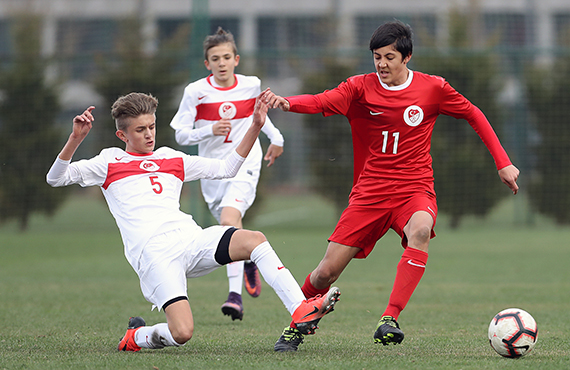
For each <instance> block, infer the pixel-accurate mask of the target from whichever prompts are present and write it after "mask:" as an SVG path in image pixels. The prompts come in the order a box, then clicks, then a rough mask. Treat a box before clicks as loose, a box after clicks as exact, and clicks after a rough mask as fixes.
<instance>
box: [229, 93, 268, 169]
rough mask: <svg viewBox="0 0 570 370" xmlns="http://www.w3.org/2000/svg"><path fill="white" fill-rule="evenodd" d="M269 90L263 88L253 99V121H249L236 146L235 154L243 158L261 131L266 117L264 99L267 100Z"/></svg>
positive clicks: (266, 108)
mask: <svg viewBox="0 0 570 370" xmlns="http://www.w3.org/2000/svg"><path fill="white" fill-rule="evenodd" d="M269 92H270V91H269V89H265V90H264V91H262V92H261V94H259V96H258V97H257V98H256V99H255V107H254V109H253V122H252V123H251V126H250V127H249V129H248V130H247V132H246V133H245V135H244V137H243V139H242V140H241V142H240V143H239V145H238V146H237V148H236V152H237V154H239V155H240V156H242V157H243V158H245V157H247V155H248V154H249V151H250V150H251V148H252V147H253V144H254V143H255V141H256V140H257V137H258V136H259V133H260V132H261V128H262V127H263V125H264V124H265V118H266V117H267V110H268V105H267V104H266V101H267V94H268V93H269Z"/></svg>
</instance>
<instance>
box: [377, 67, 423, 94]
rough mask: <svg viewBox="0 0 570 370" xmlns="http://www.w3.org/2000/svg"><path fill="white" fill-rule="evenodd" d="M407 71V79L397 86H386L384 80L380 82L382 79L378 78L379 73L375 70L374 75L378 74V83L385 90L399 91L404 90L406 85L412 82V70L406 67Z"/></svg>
mask: <svg viewBox="0 0 570 370" xmlns="http://www.w3.org/2000/svg"><path fill="white" fill-rule="evenodd" d="M408 71H409V72H410V73H408V79H407V80H406V82H404V83H403V84H401V85H398V86H388V85H386V84H385V83H384V82H382V80H381V79H380V75H378V72H376V76H378V81H379V82H380V85H382V87H383V88H385V89H386V90H390V91H400V90H404V89H405V88H406V87H408V86H410V84H411V83H412V79H413V78H414V71H412V70H411V69H408Z"/></svg>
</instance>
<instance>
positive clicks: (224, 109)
mask: <svg viewBox="0 0 570 370" xmlns="http://www.w3.org/2000/svg"><path fill="white" fill-rule="evenodd" d="M218 113H219V114H220V117H222V118H228V119H232V118H234V117H235V116H236V113H237V108H236V106H235V105H234V103H232V102H229V101H227V102H224V103H222V104H220V108H219V109H218Z"/></svg>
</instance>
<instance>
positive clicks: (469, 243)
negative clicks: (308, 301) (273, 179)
mask: <svg viewBox="0 0 570 370" xmlns="http://www.w3.org/2000/svg"><path fill="white" fill-rule="evenodd" d="M80 194H82V197H78V196H75V197H73V198H71V200H70V201H69V202H68V203H67V204H66V206H65V207H64V208H62V209H61V210H60V212H58V214H57V215H56V217H54V218H53V219H50V220H46V219H45V218H43V217H34V219H33V220H32V222H31V228H30V230H29V231H28V232H27V233H19V232H18V231H17V228H16V225H15V224H7V225H5V226H3V227H2V228H0V333H1V336H0V369H160V370H163V369H321V368H331V369H567V368H570V343H569V339H568V337H569V335H570V320H569V314H568V312H569V311H570V294H569V292H570V269H569V268H568V262H569V261H570V248H569V247H568V245H567V240H568V239H570V228H568V227H564V228H562V227H556V226H554V225H552V224H550V223H549V222H548V221H545V220H539V221H538V222H537V223H536V225H534V226H527V225H522V226H515V225H514V222H512V221H509V219H512V217H506V216H505V215H507V216H510V215H509V213H511V212H513V211H512V209H513V207H512V205H510V204H508V203H507V204H506V205H504V206H502V207H500V208H499V209H498V210H497V211H496V212H495V213H494V214H493V215H491V217H489V218H488V219H486V220H477V219H468V220H466V221H465V222H464V224H463V226H462V227H461V228H460V229H459V230H450V229H448V228H446V226H445V217H441V218H440V220H439V221H438V222H439V225H438V227H437V228H436V232H437V233H438V237H437V238H435V239H434V240H433V241H432V244H431V245H430V260H429V263H428V269H427V271H426V274H425V275H424V278H423V280H422V282H421V283H420V285H419V287H418V289H417V290H416V292H415V294H414V296H413V297H412V300H411V301H410V303H409V305H408V307H407V308H406V310H404V312H403V313H402V315H401V316H400V320H399V321H400V324H401V326H402V329H403V330H404V332H405V333H406V339H405V340H404V342H403V343H402V344H401V345H399V346H390V347H383V346H379V345H375V344H374V343H373V341H372V335H373V332H374V330H375V327H376V323H377V321H378V319H379V315H380V314H381V313H382V311H383V309H384V308H385V305H386V303H387V299H388V295H389V293H390V289H391V285H392V281H393V278H394V274H395V266H396V264H397V262H398V260H399V256H400V254H401V252H402V250H401V248H400V247H399V240H398V238H397V236H396V235H395V233H393V232H390V233H389V234H388V235H387V236H386V237H385V238H384V239H382V240H381V241H380V243H379V244H378V245H377V247H376V249H375V251H374V252H373V253H372V255H371V256H370V257H369V258H368V259H366V260H355V261H353V262H352V263H351V264H350V265H349V267H348V269H347V270H346V271H345V272H344V273H343V275H342V276H341V278H340V279H339V280H338V282H337V284H336V285H337V286H338V287H340V289H341V292H342V296H341V301H340V302H339V303H338V305H337V309H336V310H335V312H334V313H332V314H330V315H328V316H327V317H325V318H324V319H323V320H322V321H321V325H320V326H321V328H320V329H319V330H318V331H317V334H316V335H314V336H308V337H306V339H305V343H303V344H302V345H301V346H300V349H299V351H298V352H297V353H275V352H273V344H274V343H275V341H276V340H277V338H278V337H279V335H280V333H281V331H282V329H283V328H284V327H285V326H286V325H287V324H288V323H289V318H290V317H289V315H288V313H287V311H286V310H285V308H284V307H283V305H282V304H281V302H280V301H279V299H278V298H277V296H276V295H275V293H274V292H273V291H271V290H270V288H269V286H267V285H266V284H265V283H264V286H263V292H262V294H261V296H260V297H259V298H255V299H254V298H251V297H249V296H244V306H245V316H244V320H243V321H241V322H232V321H231V320H230V319H229V318H228V317H226V316H222V314H221V311H220V305H221V304H222V303H223V302H224V300H225V298H226V295H227V280H226V277H225V268H223V269H219V270H218V271H216V272H214V273H212V274H210V275H208V276H205V277H202V278H199V279H193V280H190V281H189V297H190V303H191V306H192V309H193V312H194V318H195V324H196V330H195V333H194V337H193V338H192V340H191V341H190V342H189V343H188V344H186V345H185V346H184V347H181V348H166V349H163V350H157V351H151V350H142V351H141V352H138V353H119V352H117V351H116V346H117V343H118V340H119V339H120V338H121V337H122V336H123V334H124V331H125V327H126V324H127V321H128V318H129V317H130V316H135V315H140V316H143V317H144V318H145V319H146V321H147V323H148V324H155V323H157V322H162V321H164V315H163V313H162V312H157V311H153V312H151V311H150V304H149V303H147V302H146V301H145V300H144V298H143V297H142V295H141V293H140V289H139V286H138V278H137V277H136V275H135V273H134V272H133V271H132V269H131V267H130V266H129V265H128V263H127V261H126V260H125V258H124V256H123V251H122V245H121V240H120V236H119V232H118V230H117V228H116V226H115V224H114V220H113V219H112V216H111V215H110V213H109V212H108V211H107V208H106V205H105V203H104V200H103V199H102V198H101V197H100V196H92V195H87V194H91V193H87V192H80ZM247 221H248V220H247V219H246V224H247ZM335 221H336V220H335V216H334V212H333V210H332V209H331V208H330V207H329V206H327V205H326V204H324V203H323V202H321V201H320V200H319V199H318V198H316V197H309V196H295V197H286V198H281V199H267V200H266V202H265V204H264V207H263V209H262V210H260V212H259V213H258V215H257V217H256V218H255V219H254V220H252V221H251V222H249V224H247V225H246V226H247V227H249V228H255V229H260V230H261V231H263V232H264V233H265V234H266V235H267V237H268V239H269V240H270V242H271V243H272V245H273V247H274V248H275V249H276V251H277V253H278V254H279V255H280V257H281V259H282V260H283V262H284V263H285V264H286V265H287V267H288V268H289V269H290V270H291V272H292V273H293V274H294V276H295V277H296V278H297V281H299V282H300V283H302V282H303V280H304V278H305V276H306V275H307V273H308V272H310V271H311V270H312V269H313V268H314V267H315V266H316V264H317V263H318V261H319V260H320V258H321V257H322V255H323V253H324V249H325V248H326V238H327V237H328V236H329V234H330V233H331V231H332V229H333V227H334V223H335ZM508 307H520V308H523V309H525V310H527V311H528V312H530V313H531V314H532V315H533V316H534V318H535V319H536V321H537V322H538V326H539V339H538V343H537V345H536V347H535V349H534V351H533V352H532V353H531V354H529V355H528V356H526V357H524V358H520V359H516V360H512V359H505V358H502V357H500V356H499V355H497V354H496V353H495V352H494V351H493V350H492V349H491V348H490V346H489V344H488V341H487V338H486V336H487V327H488V324H489V322H490V320H491V318H492V317H493V315H494V314H495V313H497V312H499V311H500V310H502V309H504V308H508Z"/></svg>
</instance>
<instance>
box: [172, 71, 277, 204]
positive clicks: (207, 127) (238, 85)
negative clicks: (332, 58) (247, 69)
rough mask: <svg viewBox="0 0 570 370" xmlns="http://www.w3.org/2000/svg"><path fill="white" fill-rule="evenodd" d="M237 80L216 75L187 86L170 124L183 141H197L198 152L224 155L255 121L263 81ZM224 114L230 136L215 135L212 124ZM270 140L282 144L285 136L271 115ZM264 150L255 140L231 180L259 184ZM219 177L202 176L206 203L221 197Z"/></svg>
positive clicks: (265, 128)
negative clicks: (223, 82)
mask: <svg viewBox="0 0 570 370" xmlns="http://www.w3.org/2000/svg"><path fill="white" fill-rule="evenodd" d="M235 78H236V82H235V84H234V85H233V86H230V87H219V86H215V83H214V78H213V75H210V76H208V77H206V78H202V79H200V80H198V81H196V82H193V83H191V84H189V85H188V86H186V88H185V89H184V96H183V97H182V101H181V102H180V106H179V108H178V112H177V113H176V115H175V116H174V118H173V119H172V122H171V123H170V126H171V127H172V128H173V129H174V130H176V141H177V142H178V144H180V145H195V144H198V154H199V155H200V156H202V157H207V158H219V159H223V158H225V157H227V156H228V154H229V153H231V152H232V150H234V149H235V148H236V147H237V145H238V144H239V143H240V142H241V140H242V139H243V137H244V135H245V133H246V131H247V130H248V129H249V127H250V126H251V123H252V122H253V109H254V106H255V98H256V97H257V96H258V95H259V94H260V92H261V89H260V86H261V81H260V80H259V78H257V77H255V76H244V75H240V74H236V75H235ZM222 118H229V119H230V122H231V125H232V128H231V132H230V133H229V135H228V136H225V137H224V136H215V135H214V134H213V132H212V125H213V124H214V123H216V122H218V121H219V120H220V119H222ZM261 131H262V132H263V133H265V134H266V135H267V137H268V138H269V139H270V141H271V144H274V145H277V146H283V142H284V140H283V136H282V135H281V133H280V132H279V130H278V129H277V128H276V127H275V126H274V125H273V123H272V122H271V120H270V119H269V117H267V118H266V120H265V124H264V126H263V128H262V130H261ZM262 159H263V153H262V150H261V145H260V144H259V139H258V140H256V142H255V144H254V146H253V148H252V149H251V152H250V153H249V155H248V156H247V159H246V160H245V162H244V164H243V166H242V167H241V169H240V171H239V172H238V174H237V176H236V177H235V178H233V179H231V180H224V181H245V182H249V183H252V184H253V187H254V189H255V187H256V186H257V181H258V179H259V173H260V171H261V162H262ZM220 183H221V182H220V181H209V180H202V181H201V184H202V193H203V195H204V199H205V200H206V202H207V203H209V204H210V203H212V202H214V201H216V200H219V199H217V198H219V197H220V196H221V195H223V194H220V192H219V191H218V188H219V186H220V185H221V184H220Z"/></svg>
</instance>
